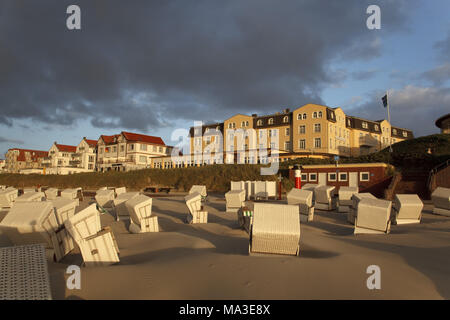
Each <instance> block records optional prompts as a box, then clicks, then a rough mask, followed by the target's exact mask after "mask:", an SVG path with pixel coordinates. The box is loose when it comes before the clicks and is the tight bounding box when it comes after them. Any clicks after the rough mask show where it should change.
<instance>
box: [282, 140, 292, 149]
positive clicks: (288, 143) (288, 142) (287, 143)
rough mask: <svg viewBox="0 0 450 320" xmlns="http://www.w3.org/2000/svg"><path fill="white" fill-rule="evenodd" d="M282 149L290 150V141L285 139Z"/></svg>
mask: <svg viewBox="0 0 450 320" xmlns="http://www.w3.org/2000/svg"><path fill="white" fill-rule="evenodd" d="M284 149H285V150H290V149H291V142H290V141H286V142H285V143H284Z"/></svg>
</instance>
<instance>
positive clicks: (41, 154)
mask: <svg viewBox="0 0 450 320" xmlns="http://www.w3.org/2000/svg"><path fill="white" fill-rule="evenodd" d="M9 150H18V151H19V155H18V156H17V161H26V158H25V153H26V152H29V153H30V155H31V160H32V161H37V159H38V158H44V157H48V151H41V150H31V149H19V148H13V149H9Z"/></svg>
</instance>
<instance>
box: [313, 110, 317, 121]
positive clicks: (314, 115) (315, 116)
mask: <svg viewBox="0 0 450 320" xmlns="http://www.w3.org/2000/svg"><path fill="white" fill-rule="evenodd" d="M312 117H313V119H316V118H317V112H316V111H314V112H313V116H312Z"/></svg>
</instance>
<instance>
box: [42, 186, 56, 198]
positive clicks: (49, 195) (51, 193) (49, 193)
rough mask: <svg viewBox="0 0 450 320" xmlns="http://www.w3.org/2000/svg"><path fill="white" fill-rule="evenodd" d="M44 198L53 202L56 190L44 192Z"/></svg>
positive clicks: (50, 189)
mask: <svg viewBox="0 0 450 320" xmlns="http://www.w3.org/2000/svg"><path fill="white" fill-rule="evenodd" d="M44 194H45V197H46V198H47V200H54V199H56V198H57V197H58V189H56V188H49V189H47V190H45V191H44Z"/></svg>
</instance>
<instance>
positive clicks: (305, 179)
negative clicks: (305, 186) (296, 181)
mask: <svg viewBox="0 0 450 320" xmlns="http://www.w3.org/2000/svg"><path fill="white" fill-rule="evenodd" d="M300 179H302V181H307V180H308V174H307V173H302V176H301V178H300Z"/></svg>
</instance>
